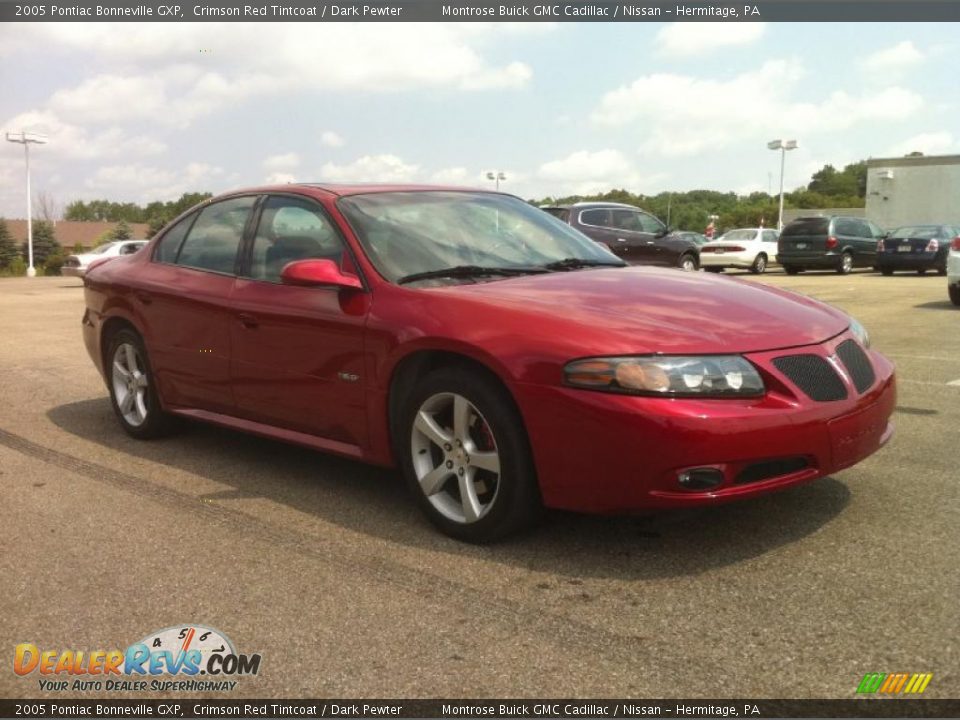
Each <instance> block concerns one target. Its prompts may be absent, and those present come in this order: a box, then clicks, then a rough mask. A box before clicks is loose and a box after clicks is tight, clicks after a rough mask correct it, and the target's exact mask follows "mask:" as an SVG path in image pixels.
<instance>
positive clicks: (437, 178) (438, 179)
mask: <svg viewBox="0 0 960 720" xmlns="http://www.w3.org/2000/svg"><path fill="white" fill-rule="evenodd" d="M430 182H433V183H436V184H437V185H464V184H475V183H471V180H470V173H468V172H467V169H466V168H462V167H451V168H444V169H442V170H437V171H436V172H435V173H433V174H432V175H431V176H430Z"/></svg>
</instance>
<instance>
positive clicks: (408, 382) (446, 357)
mask: <svg viewBox="0 0 960 720" xmlns="http://www.w3.org/2000/svg"><path fill="white" fill-rule="evenodd" d="M492 365H493V364H492V363H487V362H484V361H483V360H481V359H478V358H477V357H476V356H475V355H471V354H467V353H465V352H461V351H458V350H449V349H438V348H418V349H415V350H412V351H411V352H409V353H407V354H406V355H404V356H403V357H402V358H400V359H399V360H398V361H397V362H396V363H395V364H394V366H393V368H392V371H391V372H390V379H389V382H388V384H387V432H388V434H389V438H388V440H389V447H390V450H391V452H392V454H393V456H394V459H396V460H399V458H400V457H401V456H400V455H399V453H398V446H397V442H398V440H399V438H400V437H401V435H402V431H401V428H400V427H399V424H400V417H401V410H402V408H403V407H404V404H405V403H406V401H407V399H408V398H409V397H410V393H411V392H412V391H413V389H414V387H416V384H417V382H418V381H419V380H420V379H421V378H423V377H425V376H427V375H428V374H430V373H431V372H433V371H435V370H439V369H441V368H447V367H461V368H463V369H464V370H466V371H469V372H475V373H478V374H481V375H484V376H486V377H487V378H489V379H490V380H492V381H494V382H495V383H497V385H499V386H500V387H501V388H502V389H503V391H504V393H505V395H506V397H507V398H509V400H510V402H511V403H512V404H513V407H514V409H515V410H516V411H517V415H518V417H519V418H520V422H521V425H522V430H523V433H524V436H525V437H526V438H527V442H528V443H529V434H528V433H527V427H526V422H525V421H524V418H523V411H522V410H521V408H520V405H519V403H518V402H517V399H516V396H515V395H514V393H513V391H512V390H511V388H510V384H509V383H508V382H507V381H506V380H504V378H503V377H502V375H501V373H500V372H498V371H497V370H495V369H494V367H493V366H492Z"/></svg>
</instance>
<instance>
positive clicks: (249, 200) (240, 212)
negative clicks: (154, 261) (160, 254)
mask: <svg viewBox="0 0 960 720" xmlns="http://www.w3.org/2000/svg"><path fill="white" fill-rule="evenodd" d="M256 199H257V198H256V197H255V196H252V195H251V196H246V197H238V198H231V199H229V200H223V201H222V202H218V203H214V204H213V205H208V206H207V207H205V208H204V209H203V210H201V211H200V215H199V217H197V221H196V222H195V223H194V224H193V227H192V228H190V232H189V233H188V234H187V239H186V240H184V241H183V246H182V247H181V248H180V254H179V255H178V256H177V261H176V262H177V265H183V266H184V267H191V268H196V269H197V270H209V271H211V272H219V273H228V274H233V273H234V272H235V270H236V261H237V250H238V249H239V247H240V242H241V240H243V231H244V228H245V227H246V225H247V220H248V219H249V217H250V211H251V210H252V209H253V204H254V202H255V201H256Z"/></svg>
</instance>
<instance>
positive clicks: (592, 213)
mask: <svg viewBox="0 0 960 720" xmlns="http://www.w3.org/2000/svg"><path fill="white" fill-rule="evenodd" d="M580 222H581V223H583V224H584V225H598V226H600V227H611V221H610V211H609V210H584V211H583V212H582V213H580Z"/></svg>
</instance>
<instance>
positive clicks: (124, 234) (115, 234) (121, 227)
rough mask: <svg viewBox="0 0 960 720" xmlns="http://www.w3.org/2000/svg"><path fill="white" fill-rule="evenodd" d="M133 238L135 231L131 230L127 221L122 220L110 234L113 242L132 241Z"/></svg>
mask: <svg viewBox="0 0 960 720" xmlns="http://www.w3.org/2000/svg"><path fill="white" fill-rule="evenodd" d="M132 237H133V230H131V229H130V225H129V223H127V221H126V220H121V221H120V222H118V223H117V226H116V227H115V228H114V229H113V231H112V232H111V233H110V239H111V240H130V239H131V238H132Z"/></svg>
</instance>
